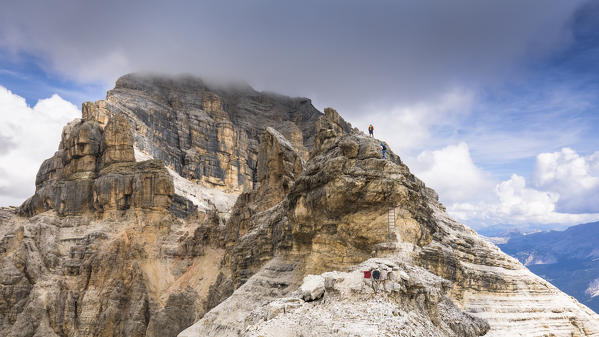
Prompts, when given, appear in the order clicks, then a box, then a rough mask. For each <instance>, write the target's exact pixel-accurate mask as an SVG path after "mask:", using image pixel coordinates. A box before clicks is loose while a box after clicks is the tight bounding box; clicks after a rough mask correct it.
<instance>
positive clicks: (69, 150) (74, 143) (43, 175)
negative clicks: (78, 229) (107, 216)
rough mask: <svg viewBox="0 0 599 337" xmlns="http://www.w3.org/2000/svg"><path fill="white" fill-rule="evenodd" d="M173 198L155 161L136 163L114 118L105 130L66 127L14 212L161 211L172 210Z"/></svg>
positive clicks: (91, 124)
mask: <svg viewBox="0 0 599 337" xmlns="http://www.w3.org/2000/svg"><path fill="white" fill-rule="evenodd" d="M173 194H174V188H173V180H172V178H171V176H170V175H169V174H168V172H167V170H166V168H165V167H164V165H163V164H162V163H161V162H160V161H155V160H154V161H151V160H150V161H145V162H140V163H136V162H135V157H134V153H133V142H132V139H131V131H130V129H129V125H128V123H127V120H126V119H125V118H124V117H123V116H120V115H116V116H114V117H112V118H111V119H109V120H108V121H107V124H106V128H105V129H102V127H101V124H99V123H96V122H95V121H89V120H75V121H73V122H71V123H69V124H68V125H67V126H66V127H65V128H64V130H63V132H62V140H61V142H60V146H59V149H58V151H57V152H56V153H55V154H54V156H53V157H52V158H50V159H47V160H46V161H44V163H43V164H42V166H41V167H40V170H39V172H38V174H37V178H36V191H35V194H34V195H33V196H32V197H31V198H29V199H28V200H27V201H25V202H24V203H23V205H22V206H21V208H20V210H19V212H20V214H22V215H26V216H33V215H36V214H39V213H42V212H45V211H48V210H51V209H52V210H55V211H56V212H57V213H58V214H59V215H62V216H64V215H80V214H83V213H86V212H105V211H111V210H127V209H130V208H133V209H154V210H160V209H167V208H168V207H169V206H170V205H171V202H172V198H173Z"/></svg>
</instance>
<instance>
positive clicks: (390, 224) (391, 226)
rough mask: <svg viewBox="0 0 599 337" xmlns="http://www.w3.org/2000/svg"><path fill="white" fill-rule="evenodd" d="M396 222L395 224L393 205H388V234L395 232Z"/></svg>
mask: <svg viewBox="0 0 599 337" xmlns="http://www.w3.org/2000/svg"><path fill="white" fill-rule="evenodd" d="M395 229H396V224H395V206H389V209H388V212H387V231H388V234H389V235H392V234H394V233H395Z"/></svg>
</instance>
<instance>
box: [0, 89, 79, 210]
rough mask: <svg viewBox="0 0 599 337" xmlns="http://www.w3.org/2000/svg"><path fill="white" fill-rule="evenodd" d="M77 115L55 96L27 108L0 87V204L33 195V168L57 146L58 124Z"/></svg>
mask: <svg viewBox="0 0 599 337" xmlns="http://www.w3.org/2000/svg"><path fill="white" fill-rule="evenodd" d="M80 115H81V114H80V112H79V110H78V109H77V107H76V106H75V105H73V104H72V103H70V102H67V101H65V100H64V99H62V98H61V97H60V96H58V95H53V96H52V97H50V98H47V99H42V100H39V101H38V102H37V104H36V105H35V106H34V107H33V108H31V107H29V106H28V105H27V103H26V102H25V99H24V98H22V97H20V96H18V95H16V94H14V93H12V92H11V91H9V90H8V89H6V88H4V87H2V86H0V205H19V204H21V203H22V202H23V201H24V200H25V199H26V198H28V197H29V196H30V195H32V194H33V191H34V190H35V176H36V174H37V170H38V169H39V167H40V165H41V163H42V161H43V160H44V159H46V158H49V157H51V156H52V155H53V154H54V152H55V151H56V150H57V149H58V143H59V142H60V135H61V130H62V127H63V126H64V125H65V124H66V123H67V122H69V121H71V120H73V119H74V118H76V117H79V116H80Z"/></svg>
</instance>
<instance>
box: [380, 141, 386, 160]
mask: <svg viewBox="0 0 599 337" xmlns="http://www.w3.org/2000/svg"><path fill="white" fill-rule="evenodd" d="M381 148H382V150H383V158H384V159H387V146H386V145H385V144H384V143H381Z"/></svg>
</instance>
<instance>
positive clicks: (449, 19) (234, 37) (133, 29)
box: [0, 0, 584, 113]
mask: <svg viewBox="0 0 599 337" xmlns="http://www.w3.org/2000/svg"><path fill="white" fill-rule="evenodd" d="M583 3H584V1H581V0H573V1H561V0H559V1H557V0H556V1H527V0H524V1H523V0H520V1H511V0H510V1H497V2H490V1H473V0H469V1H465V0H459V1H418V2H415V1H368V2H366V1H301V2H293V3H291V2H285V1H222V2H220V1H219V2H217V1H209V2H201V3H200V2H196V1H175V2H164V1H103V2H82V1H69V0H63V1H52V2H49V1H37V2H33V1H18V2H16V1H15V2H10V3H6V4H4V5H3V10H2V12H1V13H0V47H3V48H6V49H8V50H11V51H12V52H15V53H18V52H27V53H35V54H38V55H43V58H41V60H40V62H44V63H47V64H46V65H47V67H48V68H49V69H53V70H54V71H56V72H57V73H58V74H61V75H64V76H70V77H74V78H76V79H79V80H80V81H98V80H99V81H103V82H105V83H106V85H107V86H109V85H111V84H112V83H114V80H115V79H116V78H117V77H118V76H120V75H122V74H124V73H127V72H132V71H144V70H152V71H164V72H173V73H178V72H190V73H194V74H197V75H201V76H204V77H208V78H210V77H213V78H232V79H243V80H247V81H248V82H250V83H251V84H252V85H254V86H256V87H257V88H259V89H270V90H277V91H280V92H282V93H286V94H291V95H305V96H310V97H313V98H315V100H316V101H317V102H321V101H322V102H326V103H323V104H330V105H335V106H340V107H347V108H349V109H348V110H349V111H348V112H349V113H357V110H355V109H354V108H350V107H355V106H356V105H363V104H370V103H372V102H376V103H377V104H390V105H391V104H398V103H409V102H413V101H418V100H421V99H424V98H427V97H430V96H438V95H439V94H440V93H442V92H443V91H445V90H447V89H448V88H451V87H453V86H458V85H459V86H464V85H472V86H476V85H477V84H478V83H480V82H488V81H497V78H498V77H499V78H505V77H507V76H510V71H514V67H517V66H518V65H519V64H521V63H522V62H523V61H524V60H527V61H530V60H534V59H535V58H539V57H543V56H544V55H545V54H546V53H548V52H550V51H553V50H555V49H559V48H561V47H563V46H564V45H565V44H567V43H568V42H569V39H570V32H569V30H568V28H567V23H568V22H569V20H570V19H571V17H572V15H573V13H574V12H575V11H576V9H577V8H579V7H580V6H581V4H583Z"/></svg>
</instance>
